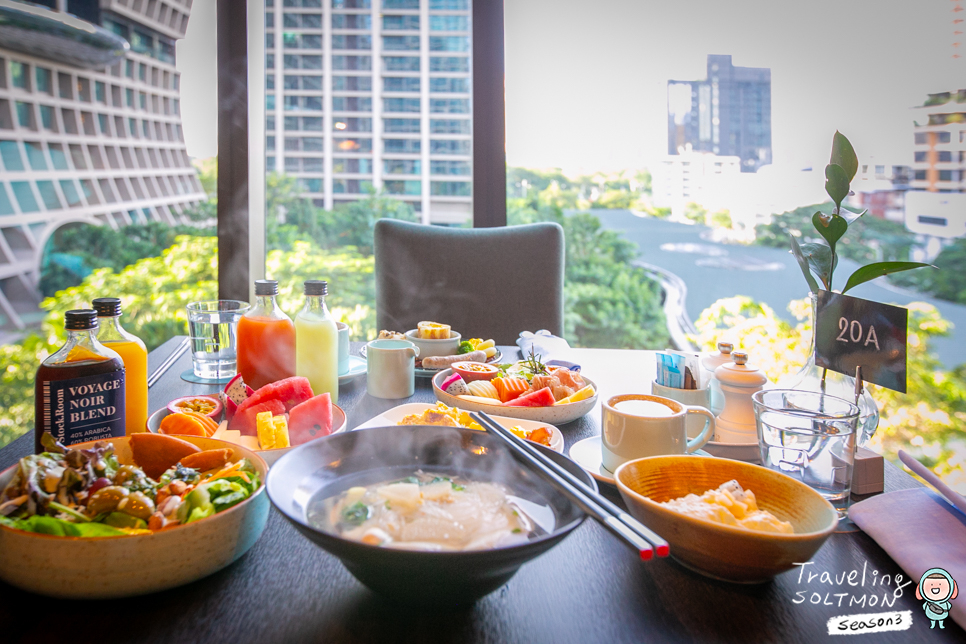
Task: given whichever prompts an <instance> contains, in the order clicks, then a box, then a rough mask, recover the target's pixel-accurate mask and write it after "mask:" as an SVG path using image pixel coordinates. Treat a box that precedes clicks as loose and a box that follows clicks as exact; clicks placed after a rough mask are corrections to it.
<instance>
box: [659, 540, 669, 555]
mask: <svg viewBox="0 0 966 644" xmlns="http://www.w3.org/2000/svg"><path fill="white" fill-rule="evenodd" d="M670 554H671V546H669V545H667V544H666V543H665V544H662V545H660V546H658V547H657V556H658V557H667V556H668V555H670Z"/></svg>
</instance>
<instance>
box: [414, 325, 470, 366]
mask: <svg viewBox="0 0 966 644" xmlns="http://www.w3.org/2000/svg"><path fill="white" fill-rule="evenodd" d="M462 337H463V336H461V335H460V334H459V333H457V332H456V331H450V332H449V337H448V338H447V339H445V340H424V339H421V338H420V337H419V330H418V329H411V330H409V331H406V339H407V340H409V341H410V342H412V343H413V344H415V345H416V346H417V347H419V356H418V357H419V359H420V360H422V359H423V358H429V357H431V356H452V355H456V350H457V349H459V348H460V340H461V339H462Z"/></svg>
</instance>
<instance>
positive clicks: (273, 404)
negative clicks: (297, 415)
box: [228, 400, 285, 436]
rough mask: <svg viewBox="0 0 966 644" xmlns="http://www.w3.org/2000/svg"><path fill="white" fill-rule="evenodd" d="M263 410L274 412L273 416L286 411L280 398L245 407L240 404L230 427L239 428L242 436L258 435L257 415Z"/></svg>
mask: <svg viewBox="0 0 966 644" xmlns="http://www.w3.org/2000/svg"><path fill="white" fill-rule="evenodd" d="M263 411H270V412H272V416H280V415H282V414H284V413H285V405H284V404H282V401H280V400H266V401H264V402H261V403H259V404H257V405H248V406H246V407H245V409H242V408H241V406H239V407H238V411H236V412H235V416H234V418H232V419H231V423H230V424H229V425H228V428H229V429H237V430H238V431H240V432H241V433H242V436H257V435H258V434H257V432H256V431H255V429H256V427H257V424H256V422H255V416H256V415H258V414H259V413H260V412H263Z"/></svg>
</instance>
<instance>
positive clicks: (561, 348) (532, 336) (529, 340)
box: [517, 329, 570, 362]
mask: <svg viewBox="0 0 966 644" xmlns="http://www.w3.org/2000/svg"><path fill="white" fill-rule="evenodd" d="M517 346H518V347H520V351H522V352H523V356H524V357H527V356H529V355H530V348H531V347H533V352H534V353H535V354H536V355H538V356H540V357H541V358H542V359H543V361H544V362H546V361H547V360H548V359H550V358H554V357H557V356H560V355H561V354H563V353H566V352H567V350H569V349H570V343H569V342H567V341H566V340H564V339H563V338H558V337H557V336H555V335H553V334H552V333H550V331H547V330H546V329H542V330H540V331H537V332H536V333H531V332H530V331H523V332H522V333H521V334H520V337H519V338H517Z"/></svg>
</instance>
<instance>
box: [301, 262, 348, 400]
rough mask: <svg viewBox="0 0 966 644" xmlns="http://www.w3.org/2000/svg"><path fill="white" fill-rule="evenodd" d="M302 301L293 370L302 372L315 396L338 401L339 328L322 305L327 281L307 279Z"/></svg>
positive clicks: (326, 289)
mask: <svg viewBox="0 0 966 644" xmlns="http://www.w3.org/2000/svg"><path fill="white" fill-rule="evenodd" d="M304 289H305V304H304V305H303V306H302V310H301V311H299V314H298V315H296V316H295V374H296V375H298V376H305V377H306V378H308V379H309V383H310V384H311V385H312V393H314V394H315V395H316V396H318V395H319V394H322V393H325V392H329V395H330V396H331V397H332V402H334V403H336V402H338V401H339V330H338V328H336V325H335V320H334V319H333V318H332V314H331V313H329V309H328V308H327V307H326V306H325V296H326V295H327V294H328V284H327V283H326V282H325V281H323V280H307V281H306V282H305V284H304Z"/></svg>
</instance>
